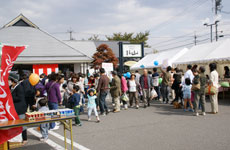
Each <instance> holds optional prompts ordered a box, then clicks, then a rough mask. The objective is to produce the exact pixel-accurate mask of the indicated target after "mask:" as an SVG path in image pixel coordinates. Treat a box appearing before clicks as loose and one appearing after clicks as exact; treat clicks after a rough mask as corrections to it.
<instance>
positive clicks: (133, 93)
mask: <svg viewBox="0 0 230 150" xmlns="http://www.w3.org/2000/svg"><path fill="white" fill-rule="evenodd" d="M135 77H136V76H135V74H132V75H131V77H130V80H129V81H128V89H129V103H130V107H133V101H135V105H136V109H138V108H139V100H138V91H140V90H141V87H140V83H138V82H137V81H136V80H135Z"/></svg>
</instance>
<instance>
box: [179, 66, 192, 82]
mask: <svg viewBox="0 0 230 150" xmlns="http://www.w3.org/2000/svg"><path fill="white" fill-rule="evenodd" d="M191 69H192V65H190V64H189V65H187V71H186V72H185V74H184V79H186V78H190V81H193V78H194V75H193V72H192V70H191ZM182 84H184V85H185V81H183V82H182Z"/></svg>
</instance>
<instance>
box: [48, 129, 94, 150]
mask: <svg viewBox="0 0 230 150" xmlns="http://www.w3.org/2000/svg"><path fill="white" fill-rule="evenodd" d="M49 134H51V135H53V136H54V137H56V138H58V139H60V140H62V141H64V137H63V136H62V135H60V134H58V133H56V132H53V131H49ZM66 142H67V143H68V144H71V140H70V139H68V138H66ZM73 146H74V147H76V148H77V149H79V150H90V149H88V148H86V147H84V146H82V145H80V144H78V143H76V142H73Z"/></svg>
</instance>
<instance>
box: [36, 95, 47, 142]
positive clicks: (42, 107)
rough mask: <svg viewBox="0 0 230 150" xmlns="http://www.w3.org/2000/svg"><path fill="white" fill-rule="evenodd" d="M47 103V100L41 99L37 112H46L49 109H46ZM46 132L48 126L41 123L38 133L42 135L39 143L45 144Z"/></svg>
mask: <svg viewBox="0 0 230 150" xmlns="http://www.w3.org/2000/svg"><path fill="white" fill-rule="evenodd" d="M47 102H48V100H47V99H46V98H42V99H40V100H39V105H40V108H39V110H38V111H39V112H45V111H48V110H49V108H48V107H47ZM48 130H49V124H48V123H43V124H41V125H40V131H41V134H42V138H41V139H40V141H42V142H45V141H46V140H47V139H48Z"/></svg>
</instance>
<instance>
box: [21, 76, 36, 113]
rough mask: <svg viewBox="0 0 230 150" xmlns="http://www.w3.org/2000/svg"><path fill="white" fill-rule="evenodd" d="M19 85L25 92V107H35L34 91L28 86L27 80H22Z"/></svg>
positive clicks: (33, 88)
mask: <svg viewBox="0 0 230 150" xmlns="http://www.w3.org/2000/svg"><path fill="white" fill-rule="evenodd" d="M21 84H22V86H23V89H24V92H25V100H26V104H27V107H28V106H29V107H30V109H32V106H33V105H35V100H34V97H35V93H36V89H35V87H33V86H32V85H31V84H30V82H29V79H24V80H23V81H22V83H21Z"/></svg>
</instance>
